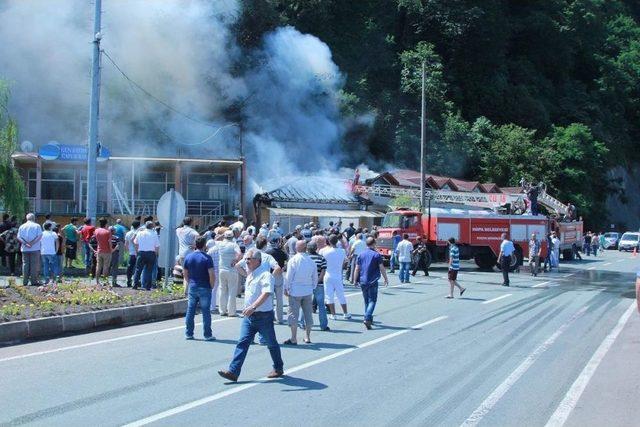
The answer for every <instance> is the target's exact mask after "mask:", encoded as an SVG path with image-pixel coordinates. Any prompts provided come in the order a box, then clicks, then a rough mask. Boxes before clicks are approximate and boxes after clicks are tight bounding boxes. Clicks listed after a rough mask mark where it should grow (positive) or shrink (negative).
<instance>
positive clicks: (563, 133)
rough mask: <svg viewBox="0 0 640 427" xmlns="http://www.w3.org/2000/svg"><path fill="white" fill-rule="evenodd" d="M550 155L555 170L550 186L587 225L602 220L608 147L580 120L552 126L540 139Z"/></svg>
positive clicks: (605, 197) (607, 190)
mask: <svg viewBox="0 0 640 427" xmlns="http://www.w3.org/2000/svg"><path fill="white" fill-rule="evenodd" d="M541 145H542V146H545V147H547V150H548V152H549V153H550V155H551V156H553V163H554V167H555V168H556V170H555V171H554V172H555V173H554V174H553V175H552V178H551V180H550V181H549V182H548V183H549V184H551V188H552V189H554V190H555V191H556V193H555V194H556V196H557V197H559V198H560V199H561V200H563V201H565V202H566V201H571V202H572V203H573V204H575V205H576V207H577V208H578V212H581V213H580V215H581V216H583V217H584V218H586V219H587V221H588V223H589V224H592V225H594V226H597V225H600V224H601V223H602V222H603V221H604V220H605V219H606V211H605V202H606V199H607V196H608V195H609V194H610V190H611V189H610V184H609V180H608V178H607V165H606V158H607V154H608V149H607V148H606V147H605V145H604V144H603V143H602V142H600V141H597V140H596V139H595V138H594V136H593V134H592V132H591V130H590V129H589V128H588V127H587V126H585V125H584V124H581V123H572V124H570V125H569V126H566V127H555V126H554V127H553V129H552V130H551V132H550V133H549V135H548V136H547V137H546V138H544V139H543V140H542V141H541Z"/></svg>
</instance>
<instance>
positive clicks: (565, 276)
mask: <svg viewBox="0 0 640 427" xmlns="http://www.w3.org/2000/svg"><path fill="white" fill-rule="evenodd" d="M575 275H576V273H571V274H565V275H564V276H562V277H564V278H567V277H571V276H575Z"/></svg>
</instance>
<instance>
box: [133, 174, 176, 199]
mask: <svg viewBox="0 0 640 427" xmlns="http://www.w3.org/2000/svg"><path fill="white" fill-rule="evenodd" d="M171 188H175V183H174V179H173V173H167V172H146V173H141V174H140V178H139V181H138V198H139V199H142V200H159V199H160V197H162V195H163V194H164V193H166V192H167V191H169V189H171Z"/></svg>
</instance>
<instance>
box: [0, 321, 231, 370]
mask: <svg viewBox="0 0 640 427" xmlns="http://www.w3.org/2000/svg"><path fill="white" fill-rule="evenodd" d="M233 319H237V317H227V318H224V319H216V320H213V321H212V322H211V323H218V322H226V321H228V320H233ZM200 325H202V322H199V323H196V324H195V326H200ZM178 329H184V325H180V326H174V327H172V328H165V329H158V330H157V331H148V332H141V333H139V334H133V335H124V336H121V337H116V338H109V339H106V340H100V341H91V342H87V343H83V344H76V345H70V346H67V347H60V348H53V349H51V350H43V351H36V352H34V353H27V354H20V355H17V356H11V357H5V358H4V359H0V362H8V361H9V360H16V359H25V358H27V357H33V356H42V355H43V354H50V353H58V352H60V351H66V350H73V349H76V348H84V347H92V346H94V345H98V344H107V343H110V342H117V341H123V340H128V339H131V338H139V337H144V336H147V335H155V334H161V333H163V332H171V331H175V330H178Z"/></svg>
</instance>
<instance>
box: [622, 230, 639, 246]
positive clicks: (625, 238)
mask: <svg viewBox="0 0 640 427" xmlns="http://www.w3.org/2000/svg"><path fill="white" fill-rule="evenodd" d="M633 249H640V233H629V232H627V233H624V234H623V235H622V237H621V238H620V242H618V250H619V251H632V250H633Z"/></svg>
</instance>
